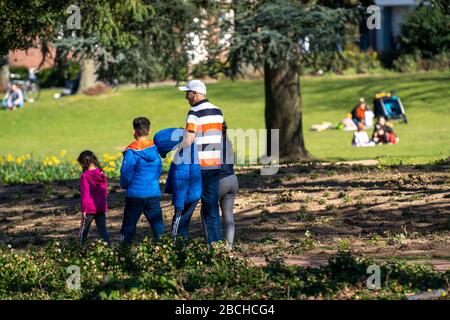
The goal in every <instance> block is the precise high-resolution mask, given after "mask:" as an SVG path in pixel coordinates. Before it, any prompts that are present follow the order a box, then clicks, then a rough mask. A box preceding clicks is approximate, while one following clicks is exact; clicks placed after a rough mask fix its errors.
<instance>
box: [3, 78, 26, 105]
mask: <svg viewBox="0 0 450 320" xmlns="http://www.w3.org/2000/svg"><path fill="white" fill-rule="evenodd" d="M23 105H24V99H23V92H22V89H20V88H19V86H18V85H17V84H16V83H13V84H12V86H11V90H9V91H8V92H7V93H6V95H5V97H4V98H3V100H2V107H3V108H5V109H8V110H15V109H16V108H21V107H23Z"/></svg>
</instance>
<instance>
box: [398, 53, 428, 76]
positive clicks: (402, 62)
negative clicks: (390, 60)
mask: <svg viewBox="0 0 450 320" xmlns="http://www.w3.org/2000/svg"><path fill="white" fill-rule="evenodd" d="M421 60H422V56H421V55H420V53H419V52H417V53H415V54H404V55H401V56H400V57H398V58H397V59H396V60H395V61H394V64H393V66H394V69H395V71H398V72H416V71H419V70H421V69H422V68H421Z"/></svg>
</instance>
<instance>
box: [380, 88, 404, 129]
mask: <svg viewBox="0 0 450 320" xmlns="http://www.w3.org/2000/svg"><path fill="white" fill-rule="evenodd" d="M373 106H374V113H375V117H385V118H386V119H388V120H394V119H401V120H403V122H404V123H408V118H407V117H406V113H405V108H404V107H403V104H402V100H401V99H400V97H399V96H397V95H395V94H393V93H390V92H380V93H377V94H376V95H375V98H374V99H373Z"/></svg>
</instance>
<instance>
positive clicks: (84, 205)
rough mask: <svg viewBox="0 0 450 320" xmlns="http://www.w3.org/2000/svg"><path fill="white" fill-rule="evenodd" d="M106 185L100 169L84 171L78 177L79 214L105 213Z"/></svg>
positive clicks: (106, 206)
mask: <svg viewBox="0 0 450 320" xmlns="http://www.w3.org/2000/svg"><path fill="white" fill-rule="evenodd" d="M107 195H108V185H107V182H106V176H105V174H104V173H103V172H102V171H100V169H98V168H97V169H95V170H86V171H85V172H83V173H82V174H81V176H80V197H81V212H86V213H87V214H96V213H101V212H106V211H107V210H108V204H107V203H106V197H107Z"/></svg>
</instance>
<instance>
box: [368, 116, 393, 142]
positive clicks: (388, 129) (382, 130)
mask: <svg viewBox="0 0 450 320" xmlns="http://www.w3.org/2000/svg"><path fill="white" fill-rule="evenodd" d="M372 140H373V141H374V142H375V143H376V144H396V143H398V141H399V139H398V137H397V135H396V134H395V133H394V129H393V128H392V125H389V124H388V123H387V122H386V119H385V118H384V117H380V118H378V122H377V124H376V125H375V128H374V130H373V134H372Z"/></svg>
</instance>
